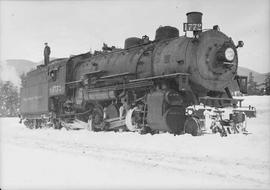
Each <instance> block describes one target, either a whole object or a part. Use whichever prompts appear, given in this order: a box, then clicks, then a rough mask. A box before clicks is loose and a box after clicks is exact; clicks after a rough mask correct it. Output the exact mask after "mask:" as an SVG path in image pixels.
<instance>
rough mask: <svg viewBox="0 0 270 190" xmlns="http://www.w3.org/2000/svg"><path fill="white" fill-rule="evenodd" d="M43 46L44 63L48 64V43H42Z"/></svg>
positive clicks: (49, 51)
mask: <svg viewBox="0 0 270 190" xmlns="http://www.w3.org/2000/svg"><path fill="white" fill-rule="evenodd" d="M44 44H45V48H44V64H45V65H48V64H49V62H50V54H51V48H50V47H49V46H48V43H47V42H46V43H44Z"/></svg>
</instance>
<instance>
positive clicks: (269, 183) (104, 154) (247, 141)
mask: <svg viewBox="0 0 270 190" xmlns="http://www.w3.org/2000/svg"><path fill="white" fill-rule="evenodd" d="M244 104H246V105H248V104H252V105H253V106H255V107H256V108H257V111H258V113H257V118H256V119H249V120H248V130H249V132H251V133H252V134H250V135H247V136H246V135H242V134H236V135H229V136H228V137H223V138H222V137H220V136H219V135H214V134H213V135H204V136H200V137H192V136H190V135H181V136H173V135H170V134H159V135H153V136H152V135H149V134H148V135H139V134H136V133H127V132H125V133H114V132H98V133H95V132H89V131H85V130H81V131H66V130H53V129H38V130H30V129H27V128H26V127H25V126H23V125H21V124H18V119H17V118H1V119H0V130H1V135H0V137H1V138H0V148H1V151H0V153H1V156H0V158H1V162H0V172H1V173H0V174H1V175H0V187H1V188H2V189H22V188H23V189H41V188H42V189H49V188H53V189H75V188H76V189H89V188H95V189H96V188H102V189H112V188H114V189H119V188H122V189H127V188H128V189H131V188H132V189H138V188H144V189H145V188H159V189H164V188H166V189H167V188H182V189H186V188H192V189H194V188H203V189H209V188H212V189H217V188H222V189H224V188H239V189H243V188H249V189H261V188H263V189H269V188H270V148H269V147H270V117H269V116H270V97H269V96H251V97H246V100H245V101H244Z"/></svg>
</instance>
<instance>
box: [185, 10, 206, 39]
mask: <svg viewBox="0 0 270 190" xmlns="http://www.w3.org/2000/svg"><path fill="white" fill-rule="evenodd" d="M186 15H187V23H184V32H186V35H187V32H188V31H192V32H193V37H195V38H196V39H198V38H199V33H200V32H201V31H202V15H203V14H202V13H201V12H189V13H187V14H186Z"/></svg>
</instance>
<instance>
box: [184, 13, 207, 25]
mask: <svg viewBox="0 0 270 190" xmlns="http://www.w3.org/2000/svg"><path fill="white" fill-rule="evenodd" d="M202 15H203V14H202V13H201V12H189V13H187V23H189V24H202Z"/></svg>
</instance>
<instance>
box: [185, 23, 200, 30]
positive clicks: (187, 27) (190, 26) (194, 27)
mask: <svg viewBox="0 0 270 190" xmlns="http://www.w3.org/2000/svg"><path fill="white" fill-rule="evenodd" d="M199 30H202V24H191V23H184V31H199Z"/></svg>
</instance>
